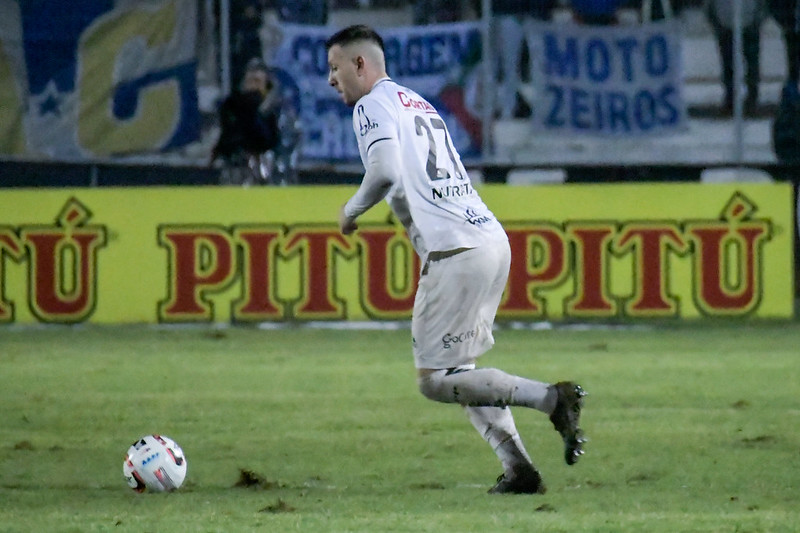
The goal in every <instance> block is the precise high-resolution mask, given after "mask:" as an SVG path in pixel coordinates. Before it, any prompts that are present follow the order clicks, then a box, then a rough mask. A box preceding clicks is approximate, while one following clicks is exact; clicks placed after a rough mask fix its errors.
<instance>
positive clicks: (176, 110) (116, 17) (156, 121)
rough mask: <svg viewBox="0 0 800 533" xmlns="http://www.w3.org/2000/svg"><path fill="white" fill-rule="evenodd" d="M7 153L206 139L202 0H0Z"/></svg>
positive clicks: (161, 145) (112, 149) (1, 144)
mask: <svg viewBox="0 0 800 533" xmlns="http://www.w3.org/2000/svg"><path fill="white" fill-rule="evenodd" d="M0 14H2V16H0V103H2V105H0V154H6V155H14V156H24V157H34V158H45V159H61V160H64V159H67V160H69V159H85V158H97V157H107V156H113V155H125V154H137V153H148V152H158V151H165V150H169V149H171V148H175V147H180V146H183V145H186V144H188V143H190V142H193V141H195V140H197V139H198V138H199V135H200V114H199V109H198V105H197V82H196V78H197V64H196V52H195V39H196V32H197V2H196V1H195V0H147V1H134V0H71V1H69V2H65V1H63V0H25V1H22V2H19V1H16V0H0Z"/></svg>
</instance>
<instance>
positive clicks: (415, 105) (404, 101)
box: [397, 91, 436, 113]
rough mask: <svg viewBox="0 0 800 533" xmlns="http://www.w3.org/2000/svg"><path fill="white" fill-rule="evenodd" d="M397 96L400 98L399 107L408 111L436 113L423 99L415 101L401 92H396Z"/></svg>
mask: <svg viewBox="0 0 800 533" xmlns="http://www.w3.org/2000/svg"><path fill="white" fill-rule="evenodd" d="M397 96H398V98H400V105H402V106H403V107H407V108H409V109H417V110H419V111H425V112H426V113H436V109H435V108H434V107H433V106H432V105H431V104H429V103H428V102H426V101H425V100H423V99H421V98H420V99H419V100H418V99H416V98H412V97H410V96H408V95H407V94H406V93H404V92H403V91H397Z"/></svg>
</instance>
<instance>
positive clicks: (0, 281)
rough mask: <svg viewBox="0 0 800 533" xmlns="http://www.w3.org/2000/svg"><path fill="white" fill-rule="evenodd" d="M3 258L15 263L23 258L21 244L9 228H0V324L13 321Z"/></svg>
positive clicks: (12, 306)
mask: <svg viewBox="0 0 800 533" xmlns="http://www.w3.org/2000/svg"><path fill="white" fill-rule="evenodd" d="M5 256H9V257H11V259H13V260H15V261H20V260H22V258H23V257H24V251H23V246H22V243H21V242H20V240H19V238H17V235H16V234H15V233H14V231H13V230H12V229H11V228H9V227H2V226H0V323H3V322H13V321H14V304H13V303H12V302H10V301H8V300H7V299H6V295H5V290H4V289H5V280H6V274H5V270H4V261H3V258H4V257H5Z"/></svg>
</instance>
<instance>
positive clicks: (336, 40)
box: [325, 24, 385, 52]
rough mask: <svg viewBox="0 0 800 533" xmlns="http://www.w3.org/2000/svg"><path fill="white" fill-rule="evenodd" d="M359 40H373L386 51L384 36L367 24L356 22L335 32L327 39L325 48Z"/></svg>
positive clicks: (328, 48)
mask: <svg viewBox="0 0 800 533" xmlns="http://www.w3.org/2000/svg"><path fill="white" fill-rule="evenodd" d="M357 41H370V42H373V43H375V44H377V45H378V46H379V47H380V48H381V51H383V52H385V49H384V47H383V38H381V36H380V35H378V32H376V31H375V30H373V29H372V28H370V27H369V26H367V25H366V24H355V25H353V26H348V27H346V28H345V29H343V30H339V31H338V32H336V33H334V34H333V35H331V37H330V38H329V39H328V40H327V41H325V50H330V49H331V48H332V47H333V46H335V45H337V44H338V45H339V46H346V45H348V44H350V43H354V42H357Z"/></svg>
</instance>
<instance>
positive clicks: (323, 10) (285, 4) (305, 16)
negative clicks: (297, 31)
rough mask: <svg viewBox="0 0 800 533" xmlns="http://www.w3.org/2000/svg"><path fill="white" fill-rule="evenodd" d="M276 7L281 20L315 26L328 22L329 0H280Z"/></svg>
mask: <svg viewBox="0 0 800 533" xmlns="http://www.w3.org/2000/svg"><path fill="white" fill-rule="evenodd" d="M276 7H277V10H278V19H279V20H280V21H281V22H288V23H290V24H309V25H315V26H324V25H326V24H327V23H328V0H278V1H277V2H276Z"/></svg>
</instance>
